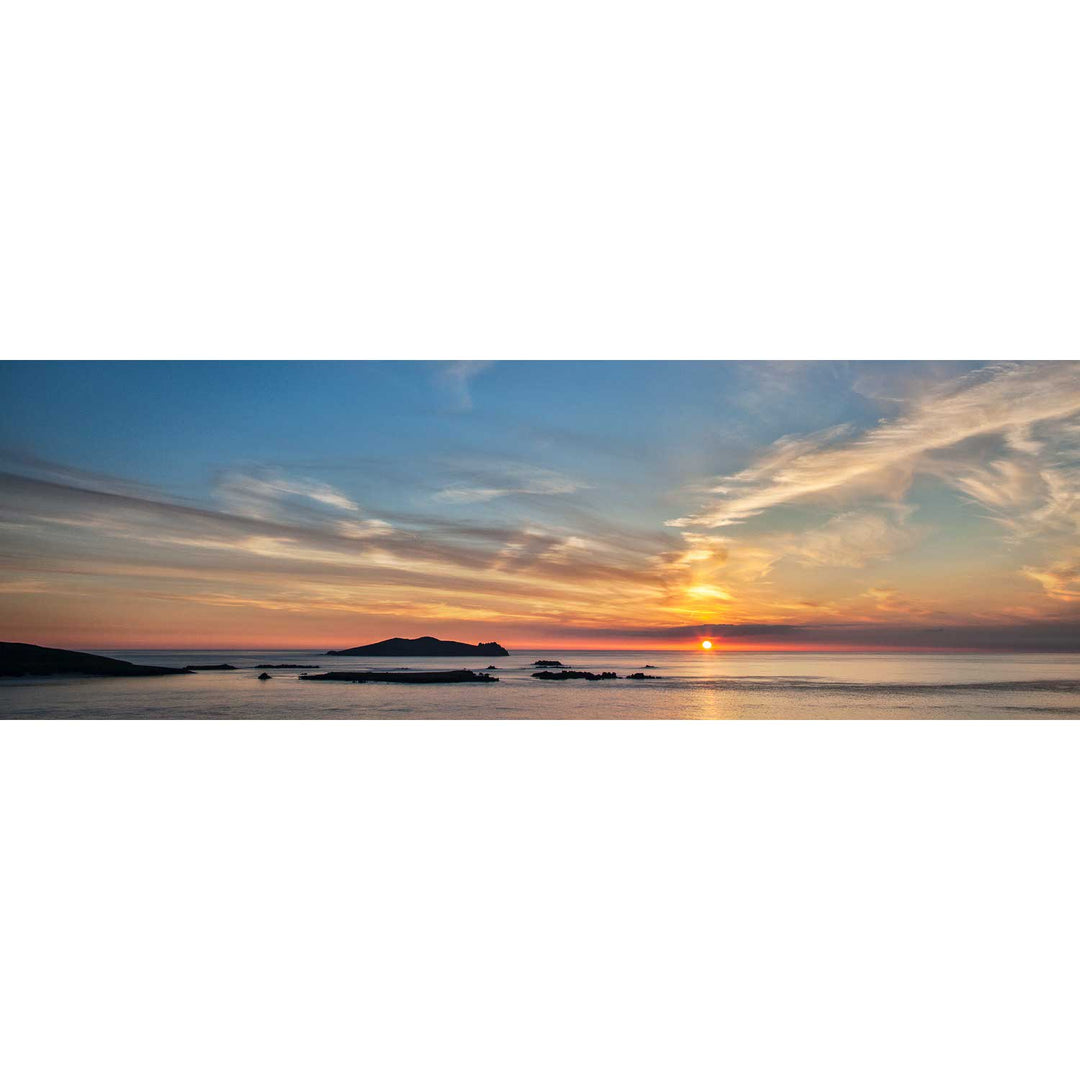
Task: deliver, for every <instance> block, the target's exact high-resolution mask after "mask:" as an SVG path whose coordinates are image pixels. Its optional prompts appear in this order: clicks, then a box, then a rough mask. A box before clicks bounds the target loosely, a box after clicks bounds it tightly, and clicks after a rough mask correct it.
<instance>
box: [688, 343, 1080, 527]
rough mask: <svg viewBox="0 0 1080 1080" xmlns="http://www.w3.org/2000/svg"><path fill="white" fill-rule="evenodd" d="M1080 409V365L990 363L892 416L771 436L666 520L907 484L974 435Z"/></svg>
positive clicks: (741, 515) (728, 521) (709, 517)
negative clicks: (699, 504)
mask: <svg viewBox="0 0 1080 1080" xmlns="http://www.w3.org/2000/svg"><path fill="white" fill-rule="evenodd" d="M1078 410H1080V366H1077V365H1072V364H1012V365H1004V366H993V367H988V368H983V369H980V370H979V371H977V372H975V373H973V374H971V375H968V376H965V377H963V378H961V379H958V380H955V381H953V382H952V383H950V384H948V385H946V386H944V387H941V388H939V389H937V390H935V391H933V392H931V393H928V394H927V395H926V396H924V397H923V398H922V399H921V400H920V401H918V402H916V403H914V405H913V406H912V407H911V408H910V409H909V410H908V411H907V413H906V414H905V415H903V416H901V417H899V418H897V419H895V420H890V421H883V422H882V423H880V424H879V425H878V426H877V427H875V428H873V429H871V430H869V431H867V432H864V433H862V434H855V433H854V432H853V430H852V429H851V428H850V427H849V426H846V425H845V426H840V427H834V428H831V429H828V430H826V431H822V432H818V433H817V434H815V435H809V436H805V437H800V438H795V437H788V438H784V439H780V440H779V441H777V442H776V443H775V444H774V445H773V446H772V448H771V449H770V450H769V451H768V453H766V454H765V456H764V457H763V458H762V459H761V460H760V461H759V462H757V463H756V464H755V465H752V466H751V467H749V468H747V469H744V470H743V471H742V472H740V473H737V474H736V475H734V476H730V477H726V478H723V479H722V480H721V481H719V482H718V483H717V484H716V485H715V486H714V487H713V489H712V492H713V494H715V495H719V496H720V498H718V499H715V500H713V501H712V502H711V503H710V504H709V505H707V506H705V507H704V508H703V509H702V510H700V511H699V512H697V513H694V514H690V515H687V516H685V517H681V518H676V519H674V520H672V521H669V522H668V524H669V525H672V526H676V527H679V528H686V527H694V528H710V529H715V528H723V527H729V526H732V525H738V524H740V523H742V522H744V521H746V520H748V519H749V518H752V517H756V516H757V515H759V514H761V513H764V512H765V511H766V510H768V509H770V508H772V507H775V506H780V505H782V504H784V503H789V502H794V501H797V500H801V499H806V498H808V497H813V496H824V495H826V494H830V493H834V492H837V491H842V492H843V493H844V494H845V495H846V496H847V497H853V496H856V495H859V494H863V495H865V494H868V493H876V494H884V495H887V496H889V497H893V498H896V497H898V496H899V495H900V494H902V492H903V491H904V490H905V489H906V487H907V485H908V483H909V482H910V478H911V476H912V474H913V472H914V471H915V469H916V467H917V465H918V463H919V460H920V458H922V457H923V456H924V455H926V454H927V453H929V452H930V451H935V450H941V449H943V448H946V447H951V446H956V445H957V444H959V443H962V442H964V441H966V440H968V439H971V438H974V437H976V436H980V435H989V434H997V433H1011V434H1012V435H1013V437H1014V439H1015V438H1017V437H1020V438H1023V433H1024V432H1026V431H1027V430H1028V429H1029V427H1030V425H1032V424H1034V423H1037V422H1039V421H1042V420H1048V419H1052V418H1060V417H1066V416H1069V415H1071V414H1073V413H1075V412H1077V411H1078Z"/></svg>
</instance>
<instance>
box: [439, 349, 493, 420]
mask: <svg viewBox="0 0 1080 1080" xmlns="http://www.w3.org/2000/svg"><path fill="white" fill-rule="evenodd" d="M494 363H495V361H494V360H450V361H447V362H446V363H445V364H443V365H442V366H441V367H440V368H439V371H438V373H437V375H436V379H437V380H438V382H439V384H440V385H441V386H443V387H444V388H445V390H446V392H447V395H448V397H449V400H450V405H451V407H452V408H454V409H457V410H459V411H461V412H467V411H468V410H469V409H471V408H472V406H473V400H472V389H471V384H472V381H473V380H474V379H475V378H476V376H477V375H479V374H480V373H481V372H483V371H486V370H487V369H488V368H489V367H491V366H492V364H494Z"/></svg>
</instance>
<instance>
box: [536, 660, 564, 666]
mask: <svg viewBox="0 0 1080 1080" xmlns="http://www.w3.org/2000/svg"><path fill="white" fill-rule="evenodd" d="M532 666H533V667H566V665H565V664H564V663H563V662H562V661H561V660H534V661H533V662H532Z"/></svg>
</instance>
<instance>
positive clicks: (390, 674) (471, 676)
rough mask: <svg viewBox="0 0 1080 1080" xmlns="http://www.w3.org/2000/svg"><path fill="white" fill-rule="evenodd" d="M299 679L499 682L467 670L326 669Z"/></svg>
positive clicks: (363, 681)
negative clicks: (318, 673) (319, 673)
mask: <svg viewBox="0 0 1080 1080" xmlns="http://www.w3.org/2000/svg"><path fill="white" fill-rule="evenodd" d="M297 678H299V679H307V680H311V681H315V680H322V681H330V682H354V683H365V682H387V683H463V682H498V681H499V680H498V679H496V678H495V677H494V676H493V675H486V674H485V673H484V672H482V671H480V672H476V671H466V670H464V669H462V670H460V671H324V672H323V673H322V674H321V675H298V676H297Z"/></svg>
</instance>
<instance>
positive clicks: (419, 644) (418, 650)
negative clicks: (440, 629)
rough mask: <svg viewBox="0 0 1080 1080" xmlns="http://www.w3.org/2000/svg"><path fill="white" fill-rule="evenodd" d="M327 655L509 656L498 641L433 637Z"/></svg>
mask: <svg viewBox="0 0 1080 1080" xmlns="http://www.w3.org/2000/svg"><path fill="white" fill-rule="evenodd" d="M326 655H327V656H509V655H510V654H509V653H508V652H507V651H506V650H505V649H504V648H503V647H502V646H501V645H500V644H499V643H498V642H497V641H482V642H480V644H479V645H466V644H465V642H463V641H440V640H439V639H438V638H433V637H418V638H400V637H394V638H387V639H386V640H385V641H376V642H375V643H374V644H372V645H357V646H356V647H355V648H353V649H331V650H330V651H329V652H328V653H327V654H326Z"/></svg>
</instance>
